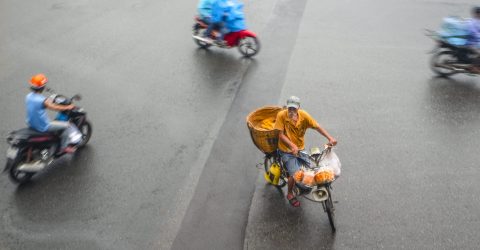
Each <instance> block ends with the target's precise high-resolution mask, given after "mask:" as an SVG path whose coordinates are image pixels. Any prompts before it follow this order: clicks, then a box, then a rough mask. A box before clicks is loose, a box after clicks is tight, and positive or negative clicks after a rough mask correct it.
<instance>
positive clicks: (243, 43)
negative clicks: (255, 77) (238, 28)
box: [237, 36, 260, 57]
mask: <svg viewBox="0 0 480 250" xmlns="http://www.w3.org/2000/svg"><path fill="white" fill-rule="evenodd" d="M237 48H238V51H239V52H240V53H241V54H242V55H243V56H245V57H252V56H254V55H256V54H257V53H258V52H259V51H260V41H259V40H258V39H257V38H256V37H252V36H247V37H244V38H242V39H240V40H239V41H238V45H237Z"/></svg>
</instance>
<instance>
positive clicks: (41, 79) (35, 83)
mask: <svg viewBox="0 0 480 250" xmlns="http://www.w3.org/2000/svg"><path fill="white" fill-rule="evenodd" d="M47 82H48V79H47V77H46V76H45V75H44V74H37V75H34V76H33V77H32V79H30V87H31V88H32V89H37V90H38V89H42V88H43V87H45V84H46V83H47Z"/></svg>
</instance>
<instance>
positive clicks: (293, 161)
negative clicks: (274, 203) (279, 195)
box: [281, 152, 300, 196]
mask: <svg viewBox="0 0 480 250" xmlns="http://www.w3.org/2000/svg"><path fill="white" fill-rule="evenodd" d="M281 157H282V162H283V164H285V167H286V168H287V171H288V175H289V177H288V189H287V196H290V195H293V185H295V180H294V179H293V175H294V174H295V173H296V172H297V171H298V170H300V164H299V163H300V162H299V161H298V159H297V157H296V156H295V155H293V154H290V153H285V152H281Z"/></svg>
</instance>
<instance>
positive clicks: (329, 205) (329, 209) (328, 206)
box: [324, 187, 337, 233]
mask: <svg viewBox="0 0 480 250" xmlns="http://www.w3.org/2000/svg"><path fill="white" fill-rule="evenodd" d="M327 193H328V199H326V200H325V201H324V206H325V212H326V213H327V216H328V222H329V223H330V227H331V228H332V233H335V232H336V231H337V228H336V227H335V208H334V207H333V201H332V192H330V187H328V188H327Z"/></svg>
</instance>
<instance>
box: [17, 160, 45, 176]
mask: <svg viewBox="0 0 480 250" xmlns="http://www.w3.org/2000/svg"><path fill="white" fill-rule="evenodd" d="M46 165H47V164H46V163H45V162H43V161H35V162H32V163H24V164H22V165H20V166H19V167H18V170H19V171H23V172H29V173H35V172H39V171H42V170H43V169H44V168H45V166H46Z"/></svg>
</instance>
